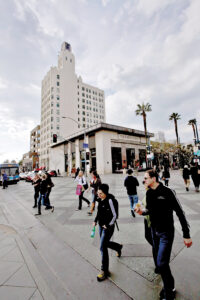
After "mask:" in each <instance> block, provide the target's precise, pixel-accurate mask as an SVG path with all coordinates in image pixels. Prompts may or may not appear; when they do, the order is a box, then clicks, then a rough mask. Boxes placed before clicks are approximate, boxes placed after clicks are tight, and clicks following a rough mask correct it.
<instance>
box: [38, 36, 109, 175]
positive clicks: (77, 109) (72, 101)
mask: <svg viewBox="0 0 200 300" xmlns="http://www.w3.org/2000/svg"><path fill="white" fill-rule="evenodd" d="M41 98H42V99H41V133H40V134H41V145H40V165H41V166H46V168H47V169H48V168H49V147H50V145H51V144H52V139H53V134H57V136H58V142H59V141H63V139H65V138H66V137H67V136H69V135H71V134H73V133H75V132H77V131H78V130H79V129H83V128H87V127H90V126H92V125H94V124H96V123H99V122H105V97H104V91H103V90H100V89H98V88H96V87H93V86H91V85H88V84H85V83H83V81H82V78H81V77H80V76H79V77H78V76H77V75H76V73H75V57H74V55H73V53H72V50H71V45H70V44H68V43H66V42H63V44H62V46H61V51H60V54H59V56H58V66H57V67H51V68H50V70H49V71H48V73H47V74H46V76H45V77H44V79H43V81H42V95H41ZM62 117H68V118H65V119H63V118H62ZM70 118H71V119H70ZM72 119H73V120H72Z"/></svg>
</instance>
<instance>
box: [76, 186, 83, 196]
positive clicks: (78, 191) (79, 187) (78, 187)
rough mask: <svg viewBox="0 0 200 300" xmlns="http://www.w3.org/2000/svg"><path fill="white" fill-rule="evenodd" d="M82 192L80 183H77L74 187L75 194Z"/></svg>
mask: <svg viewBox="0 0 200 300" xmlns="http://www.w3.org/2000/svg"><path fill="white" fill-rule="evenodd" d="M81 193H82V185H79V184H78V185H77V187H76V195H78V196H80V195H81Z"/></svg>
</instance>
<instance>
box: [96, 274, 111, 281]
mask: <svg viewBox="0 0 200 300" xmlns="http://www.w3.org/2000/svg"><path fill="white" fill-rule="evenodd" d="M107 277H108V274H107V273H106V272H104V271H101V272H100V273H99V274H98V275H97V281H99V282H101V281H104V280H105V279H106V278H107Z"/></svg>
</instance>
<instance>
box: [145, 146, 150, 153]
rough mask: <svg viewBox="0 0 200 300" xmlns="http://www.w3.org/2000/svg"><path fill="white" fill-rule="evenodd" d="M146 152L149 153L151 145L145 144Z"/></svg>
mask: <svg viewBox="0 0 200 300" xmlns="http://www.w3.org/2000/svg"><path fill="white" fill-rule="evenodd" d="M146 150H147V154H150V153H151V145H148V146H146Z"/></svg>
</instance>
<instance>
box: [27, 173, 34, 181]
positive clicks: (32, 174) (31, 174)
mask: <svg viewBox="0 0 200 300" xmlns="http://www.w3.org/2000/svg"><path fill="white" fill-rule="evenodd" d="M34 177H35V173H34V172H30V173H28V174H27V176H26V182H32V181H33V178H34Z"/></svg>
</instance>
